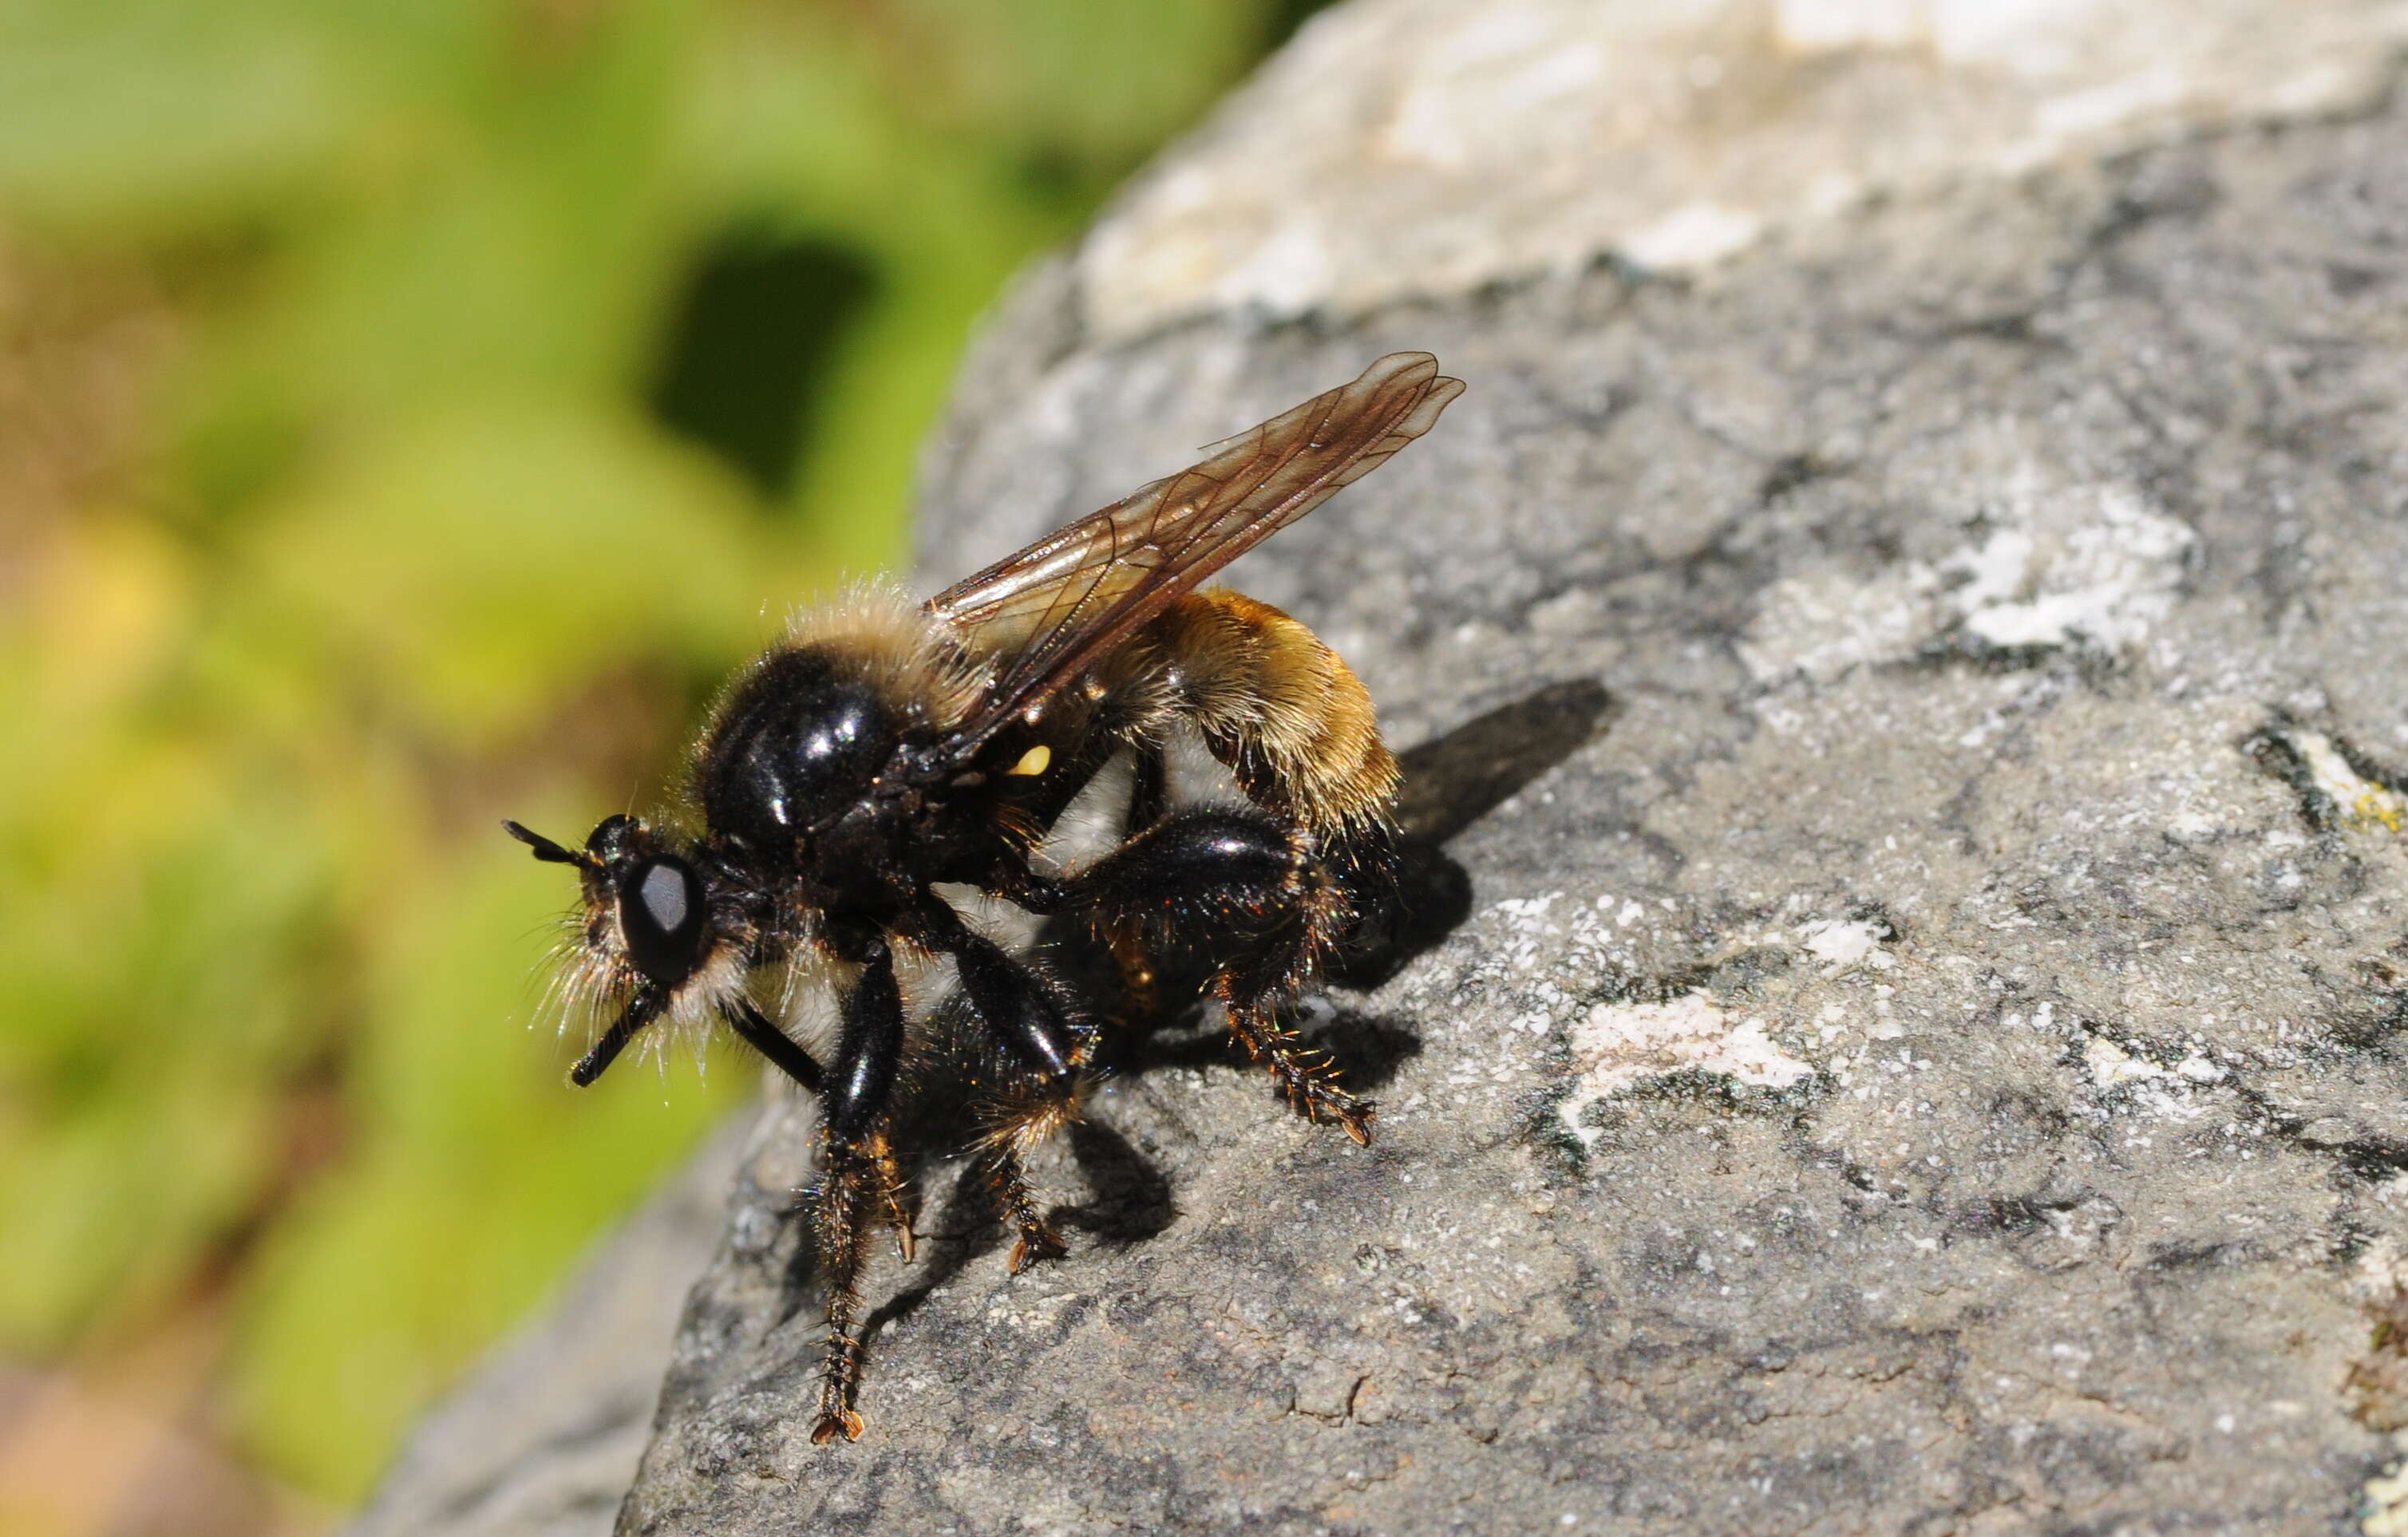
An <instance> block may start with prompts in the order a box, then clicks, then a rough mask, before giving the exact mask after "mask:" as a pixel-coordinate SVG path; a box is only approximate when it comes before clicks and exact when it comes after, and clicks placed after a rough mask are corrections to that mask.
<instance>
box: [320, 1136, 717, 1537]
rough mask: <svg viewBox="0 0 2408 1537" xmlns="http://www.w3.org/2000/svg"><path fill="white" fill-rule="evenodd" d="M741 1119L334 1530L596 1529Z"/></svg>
mask: <svg viewBox="0 0 2408 1537" xmlns="http://www.w3.org/2000/svg"><path fill="white" fill-rule="evenodd" d="M747 1131H748V1128H746V1127H743V1126H730V1127H728V1128H725V1129H724V1130H722V1131H721V1132H720V1133H719V1134H717V1135H716V1136H714V1137H713V1138H712V1139H711V1140H710V1142H709V1143H708V1144H706V1145H705V1146H704V1147H703V1149H702V1151H701V1152H699V1153H698V1154H696V1155H695V1157H694V1158H693V1160H692V1161H691V1162H690V1163H688V1164H687V1166H686V1168H685V1169H684V1170H683V1171H681V1173H679V1174H678V1176H677V1177H676V1178H675V1179H673V1180H671V1181H669V1182H668V1184H667V1185H665V1186H664V1187H663V1188H662V1189H661V1190H660V1191H659V1192H658V1193H657V1194H655V1195H654V1196H653V1197H652V1199H651V1200H649V1201H647V1202H645V1204H644V1206H643V1207H642V1208H641V1209H640V1210H639V1211H638V1212H637V1214H635V1215H634V1216H632V1217H630V1218H629V1219H628V1220H627V1221H626V1223H625V1224H624V1226H623V1227H622V1228H620V1229H619V1230H618V1231H617V1232H616V1233H614V1234H612V1235H611V1236H610V1237H609V1239H608V1240H606V1241H605V1242H604V1243H601V1244H600V1245H599V1246H598V1247H597V1248H596V1250H595V1255H594V1257H593V1258H592V1260H591V1261H590V1262H589V1263H588V1264H587V1265H586V1267H585V1270H584V1273H583V1274H582V1275H581V1277H580V1278H579V1279H578V1280H577V1282H575V1283H574V1284H573V1285H571V1286H569V1287H568V1289H567V1290H566V1293H565V1294H564V1295H563V1296H562V1297H561V1299H560V1300H559V1301H557V1302H556V1303H554V1304H553V1305H552V1308H551V1310H550V1311H549V1312H548V1313H547V1314H545V1315H544V1316H542V1317H541V1318H539V1319H538V1320H537V1321H536V1322H535V1323H533V1324H532V1325H530V1326H529V1327H528V1328H527V1329H524V1330H523V1331H522V1332H521V1333H520V1334H519V1335H518V1337H517V1338H515V1339H513V1340H511V1341H509V1343H506V1344H504V1345H503V1346H502V1347H501V1348H500V1349H499V1350H497V1351H495V1353H494V1357H493V1358H492V1359H491V1360H489V1361H487V1362H486V1363H485V1365H484V1366H483V1367H482V1368H481V1369H480V1371H479V1372H477V1373H476V1375H475V1376H473V1377H472V1378H470V1379H469V1380H468V1381H467V1382H466V1383H464V1384H462V1385H461V1386H460V1387H459V1388H458V1389H457V1390H456V1391H454V1392H453V1393H452V1395H451V1397H450V1398H448V1399H447V1400H446V1401H444V1402H443V1404H442V1405H441V1406H440V1407H438V1408H437V1410H436V1411H435V1412H434V1413H432V1414H430V1415H427V1417H426V1419H425V1420H424V1421H423V1423H422V1424H420V1426H419V1427H418V1429H417V1430H416V1431H415V1432H413V1433H412V1434H411V1436H410V1439H409V1444H408V1445H407V1446H405V1447H403V1448H402V1452H401V1455H400V1456H399V1457H397V1458H394V1465H393V1467H392V1468H391V1469H390V1470H389V1471H388V1472H386V1474H385V1476H384V1478H383V1480H382V1481H381V1483H380V1485H379V1486H378V1488H377V1493H376V1497H375V1498H374V1499H373V1500H371V1501H369V1502H368V1506H367V1508H366V1510H363V1511H362V1512H361V1513H360V1514H359V1515H357V1516H356V1517H355V1518H354V1519H353V1520H352V1521H351V1525H350V1526H348V1527H346V1528H345V1529H344V1532H345V1537H601V1534H602V1533H605V1532H608V1531H609V1530H610V1523H611V1519H612V1517H613V1515H615V1514H616V1512H617V1511H618V1508H619V1503H620V1499H621V1497H622V1496H623V1495H624V1494H625V1492H626V1488H627V1481H628V1480H629V1479H630V1478H632V1477H633V1476H635V1472H636V1460H637V1458H638V1457H640V1456H641V1455H642V1453H643V1449H644V1442H645V1437H646V1432H647V1430H648V1428H649V1427H650V1425H651V1423H652V1410H653V1406H654V1404H655V1402H656V1401H658V1399H659V1398H660V1377H661V1372H662V1369H663V1368H664V1367H665V1366H666V1365H667V1361H668V1355H669V1341H670V1337H671V1336H672V1335H673V1334H674V1333H675V1332H676V1329H677V1323H678V1316H679V1312H680V1309H681V1306H682V1304H683V1302H684V1300H685V1295H686V1292H687V1290H688V1288H690V1287H691V1286H693V1285H694V1279H695V1275H696V1274H698V1273H699V1272H700V1271H701V1270H702V1267H703V1264H704V1262H705V1261H706V1260H708V1259H709V1258H710V1254H711V1251H712V1249H713V1247H714V1246H715V1245H716V1243H718V1240H719V1234H720V1230H721V1229H722V1228H724V1226H725V1218H726V1211H727V1187H728V1182H729V1181H730V1180H732V1179H733V1178H734V1177H735V1172H736V1166H737V1164H738V1161H739V1159H740V1158H741V1157H742V1156H743V1153H744V1143H745V1140H746V1136H747Z"/></svg>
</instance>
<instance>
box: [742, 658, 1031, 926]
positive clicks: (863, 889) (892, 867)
mask: <svg viewBox="0 0 2408 1537" xmlns="http://www.w3.org/2000/svg"><path fill="white" fill-rule="evenodd" d="M938 738H939V733H938V732H937V731H936V729H935V728H933V727H931V726H930V725H927V724H926V723H925V722H922V721H920V720H918V719H916V718H915V711H914V710H913V708H912V705H911V703H910V701H909V700H907V699H898V698H896V697H894V696H893V694H892V693H891V692H890V690H889V689H888V688H887V687H886V686H884V681H883V680H882V678H881V677H880V676H879V674H878V671H877V669H876V668H875V666H874V664H873V663H871V662H870V661H869V660H868V659H867V658H866V657H863V656H860V655H856V654H850V653H848V651H847V650H845V649H843V648H840V647H834V646H803V647H796V648H794V649H791V650H785V651H780V652H776V653H773V654H770V655H769V656H767V657H766V658H764V659H763V661H762V662H761V663H760V664H759V665H758V666H756V667H755V668H753V670H752V671H751V673H750V674H749V675H747V676H746V677H745V678H744V679H743V680H742V681H741V682H739V683H738V685H737V687H736V689H735V691H734V692H733V693H732V694H731V695H730V696H729V697H728V699H727V701H726V703H725V704H724V706H723V707H722V709H721V710H720V711H719V715H718V719H717V722H716V724H715V725H713V727H712V728H711V731H710V736H709V737H708V738H707V739H706V740H704V742H703V744H702V748H701V751H700V752H699V754H697V756H696V761H695V783H694V788H695V796H696V798H697V799H698V800H699V802H700V805H701V810H702V813H703V819H704V823H705V825H706V827H707V834H706V836H707V839H708V840H709V842H710V845H711V846H712V848H713V849H714V850H715V851H716V852H717V853H718V855H719V856H720V857H721V859H722V860H723V861H724V862H725V863H726V864H728V865H730V866H732V867H735V868H737V869H742V870H744V871H745V873H746V874H747V875H748V876H749V877H750V878H751V880H752V882H753V883H754V884H755V885H756V886H757V887H759V888H761V889H764V890H768V891H780V890H784V891H788V892H792V893H793V894H794V895H795V896H796V897H798V898H801V899H802V900H803V901H804V902H805V903H806V904H807V905H808V906H809V907H810V908H812V909H815V910H817V911H819V912H822V913H824V914H828V915H830V916H838V915H841V917H842V918H844V919H853V920H858V921H860V922H862V923H865V924H870V925H875V926H878V927H896V922H897V920H901V921H902V927H905V928H907V929H908V928H909V927H910V914H911V913H912V912H914V911H916V910H918V909H921V908H922V907H924V906H925V902H926V900H927V899H928V898H926V896H925V893H926V888H927V887H928V885H929V884H930V883H936V882H948V881H959V882H968V883H974V884H980V885H986V886H990V887H991V886H993V885H994V884H995V883H996V880H997V879H998V875H999V872H1000V871H1002V870H1003V869H1006V868H1008V867H1010V866H1012V865H1014V864H1016V863H1018V859H1017V856H1016V855H1015V851H1014V850H1013V848H1012V847H1011V839H1010V838H1009V837H1008V836H1007V833H1006V831H1005V829H1006V828H1007V827H1008V826H1011V825H1012V824H1013V823H1014V821H1015V820H1016V819H1013V818H1011V817H1009V816H1007V815H1005V814H1004V813H1005V812H1006V809H1007V807H1006V802H1007V801H1008V799H1009V792H1008V788H1007V787H1006V786H1005V785H1003V784H1002V783H999V782H998V780H997V777H996V775H994V774H993V773H991V772H987V771H984V770H983V769H982V768H979V767H978V766H976V765H971V766H954V765H953V764H951V763H950V762H949V761H948V760H947V758H946V757H945V754H943V753H942V751H941V747H942V744H941V742H940V741H939V740H938ZM997 750H998V751H1003V750H1007V749H1006V748H1003V747H999V748H998V749H997ZM987 755H991V754H982V760H983V758H984V757H985V756H987ZM839 927H841V924H839ZM832 937H833V936H832Z"/></svg>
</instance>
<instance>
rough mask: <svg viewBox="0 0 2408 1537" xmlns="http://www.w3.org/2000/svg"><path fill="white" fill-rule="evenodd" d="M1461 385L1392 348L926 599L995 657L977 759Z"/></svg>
mask: <svg viewBox="0 0 2408 1537" xmlns="http://www.w3.org/2000/svg"><path fill="white" fill-rule="evenodd" d="M1462 393H1463V381H1461V380H1459V379H1448V378H1446V377H1444V376H1442V375H1441V374H1440V372H1439V371H1438V359H1436V358H1434V357H1432V356H1431V355H1430V354H1429V353H1427V352H1391V353H1389V354H1388V355H1387V356H1386V357H1383V358H1382V359H1380V360H1379V361H1378V362H1376V363H1374V364H1372V365H1371V366H1369V368H1366V369H1364V370H1363V374H1362V377H1361V378H1359V379H1357V380H1355V382H1353V383H1352V384H1341V385H1340V386H1339V387H1338V388H1337V389H1334V390H1331V391H1329V392H1328V393H1327V394H1326V395H1314V396H1313V397H1312V399H1310V400H1308V401H1306V402H1305V403H1304V404H1303V405H1301V406H1297V407H1295V408H1294V409H1289V410H1286V411H1283V412H1282V413H1280V414H1279V415H1277V416H1274V417H1272V418H1271V419H1270V420H1269V421H1268V422H1266V423H1264V424H1262V425H1261V426H1258V427H1255V428H1254V429H1253V430H1251V431H1248V432H1242V433H1240V434H1239V435H1238V436H1236V437H1235V438H1226V439H1224V440H1223V441H1221V442H1219V443H1216V444H1214V445H1212V448H1211V450H1210V451H1209V452H1210V453H1211V457H1209V458H1207V459H1205V460H1204V461H1203V462H1202V463H1200V464H1197V465H1192V466H1190V467H1187V468H1185V469H1183V470H1181V471H1180V472H1179V473H1178V474H1176V475H1171V476H1167V477H1165V478H1164V479H1162V480H1159V481H1154V482H1153V483H1152V484H1150V485H1147V486H1144V487H1142V488H1141V489H1140V490H1138V491H1136V492H1134V493H1132V494H1131V495H1129V496H1126V497H1125V498H1124V499H1122V500H1120V501H1117V502H1114V503H1113V504H1112V505H1111V506H1110V507H1107V508H1105V509H1104V510H1101V511H1099V512H1092V513H1089V514H1088V515H1087V516H1086V517H1083V518H1081V519H1080V520H1079V521H1078V522H1076V523H1074V524H1068V525H1066V526H1064V527H1062V528H1058V529H1056V530H1054V532H1053V533H1051V534H1048V535H1047V536H1046V537H1045V538H1043V539H1039V540H1038V541H1037V542H1036V543H1035V544H1032V545H1030V546H1029V547H1028V548H1027V549H1025V550H1023V551H1021V552H1020V553H1018V554H1015V555H1011V556H1007V557H1006V558H1004V559H1002V560H999V561H997V562H996V563H995V564H994V565H993V566H990V567H987V568H986V569H985V570H983V571H981V572H979V573H978V574H977V575H975V576H971V577H967V578H965V579H963V580H962V581H960V582H955V583H953V585H952V586H950V587H948V588H946V589H945V590H944V591H943V592H941V593H939V594H938V595H937V596H934V597H932V598H930V599H929V600H928V611H929V612H930V613H931V614H933V615H935V616H936V617H937V618H939V619H941V620H943V621H944V622H945V623H947V624H949V625H953V626H954V627H955V628H956V629H957V630H958V631H959V632H960V633H961V634H962V635H963V637H964V639H966V640H968V642H969V643H970V645H971V646H972V647H973V649H975V650H977V651H979V652H982V653H984V654H987V655H989V656H990V657H992V658H993V659H994V663H995V673H994V677H993V681H992V682H991V683H990V684H989V687H988V692H987V695H986V697H985V699H984V700H983V701H982V703H981V705H980V707H979V709H978V711H976V713H975V714H974V715H973V717H972V718H971V719H970V720H969V721H968V722H966V723H964V725H963V727H962V730H961V732H960V733H959V734H958V735H957V736H956V738H955V739H954V740H955V742H956V743H957V744H958V746H959V749H960V751H961V752H962V753H963V754H968V753H969V752H971V751H972V750H974V749H975V748H976V747H977V746H978V745H979V743H981V742H982V741H983V740H985V739H986V738H987V737H988V736H989V735H991V734H992V733H993V732H994V731H995V730H996V727H998V726H999V725H1002V724H1003V723H1004V722H1005V721H1008V720H1010V719H1011V718H1012V717H1013V716H1015V715H1017V714H1020V713H1021V712H1022V711H1025V710H1027V709H1029V708H1030V707H1031V706H1035V705H1041V704H1042V703H1043V702H1044V700H1046V699H1047V698H1049V697H1052V696H1053V694H1054V692H1055V691H1056V690H1057V689H1060V688H1061V687H1063V686H1064V685H1066V684H1068V682H1071V681H1072V680H1073V679H1075V678H1077V677H1078V676H1079V675H1080V674H1081V673H1082V672H1084V671H1086V670H1087V669H1088V668H1091V667H1093V666H1095V665H1096V664H1097V661H1099V660H1100V659H1101V658H1103V657H1104V656H1105V655H1107V654H1110V653H1111V649H1112V648H1113V647H1114V646H1116V645H1119V644H1120V643H1121V642H1123V641H1124V640H1125V639H1127V638H1128V637H1129V635H1130V634H1131V633H1132V632H1134V631H1135V630H1136V629H1137V628H1138V626H1140V625H1143V624H1144V623H1145V622H1146V621H1148V620H1150V619H1152V618H1154V616H1155V615H1156V614H1158V613H1160V612H1162V610H1164V609H1166V608H1168V607H1169V606H1170V604H1171V603H1172V602H1174V601H1176V600H1177V599H1178V598H1179V596H1181V595H1182V594H1183V593H1186V592H1188V591H1190V590H1192V589H1193V588H1195V587H1196V586H1197V585H1198V584H1199V583H1201V582H1203V581H1204V580H1205V579H1206V578H1208V577H1210V576H1211V574H1212V573H1213V572H1215V571H1218V570H1219V569H1220V568H1221V567H1224V566H1226V565H1228V564H1229V562H1231V561H1233V560H1235V559H1237V558H1238V557H1239V556H1240V555H1242V554H1244V553H1246V552H1247V551H1249V550H1251V549H1253V548H1254V546H1255V545H1257V544H1260V543H1261V542H1262V541H1263V540H1265V539H1269V538H1270V536H1271V535H1273V534H1275V533H1277V532H1279V531H1280V530H1281V529H1282V528H1284V527H1286V526H1287V525H1288V524H1292V523H1294V522H1296V520H1297V519H1298V518H1301V517H1303V516H1304V515H1305V514H1306V513H1308V512H1310V511H1312V510H1313V509H1314V508H1316V507H1319V506H1320V505H1321V504H1322V503H1323V502H1325V501H1326V500H1328V499H1329V497H1330V496H1332V495H1333V494H1335V493H1336V492H1338V491H1339V490H1340V488H1342V487H1345V486H1348V485H1352V484H1353V483H1354V482H1355V481H1358V480H1360V479H1362V478H1363V477H1364V476H1366V475H1369V473H1370V472H1371V471H1372V470H1374V469H1376V468H1378V467H1380V466H1381V465H1382V464H1383V463H1385V462H1386V460H1387V458H1388V456H1389V455H1390V454H1392V453H1394V452H1397V451H1398V449H1400V448H1403V447H1404V446H1405V445H1406V444H1407V443H1410V442H1412V440H1413V439H1414V438H1419V437H1420V436H1421V435H1422V434H1423V433H1426V432H1427V431H1428V430H1429V429H1430V424H1432V423H1434V422H1436V421H1437V420H1438V414H1439V412H1440V411H1441V410H1444V409H1446V406H1447V403H1448V402H1449V401H1452V400H1453V399H1454V398H1455V396H1456V395H1461V394H1462Z"/></svg>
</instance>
